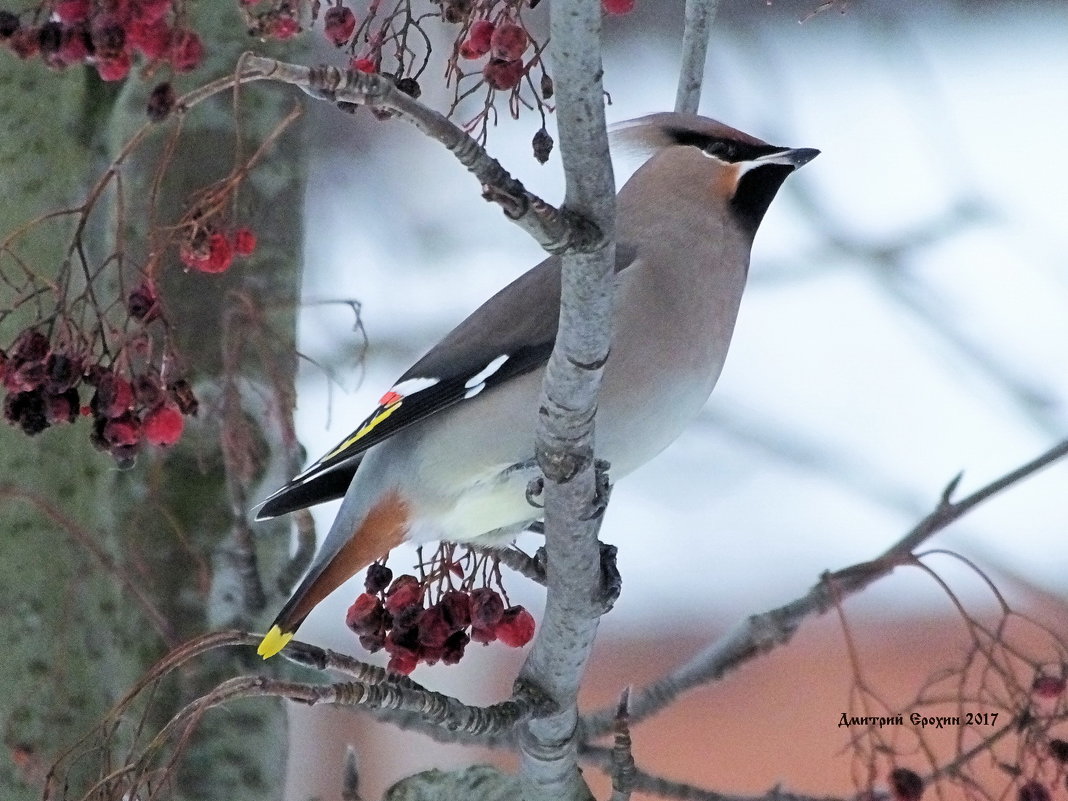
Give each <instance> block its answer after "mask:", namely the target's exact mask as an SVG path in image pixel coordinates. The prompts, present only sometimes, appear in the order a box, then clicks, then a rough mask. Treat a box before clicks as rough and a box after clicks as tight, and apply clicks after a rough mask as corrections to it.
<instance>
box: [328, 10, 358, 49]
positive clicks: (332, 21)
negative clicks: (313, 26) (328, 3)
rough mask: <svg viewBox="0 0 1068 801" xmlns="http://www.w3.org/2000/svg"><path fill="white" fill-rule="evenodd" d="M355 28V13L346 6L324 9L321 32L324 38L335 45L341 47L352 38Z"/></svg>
mask: <svg viewBox="0 0 1068 801" xmlns="http://www.w3.org/2000/svg"><path fill="white" fill-rule="evenodd" d="M355 30H356V15H355V14H353V13H352V9H350V8H348V7H347V6H333V7H331V8H328V9H327V10H326V14H325V15H324V16H323V33H325V34H326V38H327V39H329V40H330V41H331V42H333V43H334V46H335V47H341V46H342V45H344V44H345V42H347V41H348V40H349V39H351V38H352V33H353V31H355Z"/></svg>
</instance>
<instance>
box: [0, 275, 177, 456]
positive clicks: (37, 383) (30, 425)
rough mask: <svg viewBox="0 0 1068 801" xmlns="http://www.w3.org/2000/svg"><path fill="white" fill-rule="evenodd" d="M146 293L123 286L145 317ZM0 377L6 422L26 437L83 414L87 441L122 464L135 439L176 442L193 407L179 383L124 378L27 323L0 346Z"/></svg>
mask: <svg viewBox="0 0 1068 801" xmlns="http://www.w3.org/2000/svg"><path fill="white" fill-rule="evenodd" d="M149 293H150V290H148V289H146V288H145V287H141V288H139V289H138V290H135V291H134V293H131V298H133V297H134V295H135V294H136V295H137V296H138V297H137V300H136V302H137V303H138V304H140V305H139V307H138V311H142V313H143V316H145V317H148V316H150V315H152V314H153V313H155V309H156V307H157V304H156V301H155V300H154V298H153V297H152V296H151V295H150V294H149ZM131 303H133V301H132V300H131ZM145 304H147V305H145ZM131 314H134V312H133V311H132V310H131ZM134 316H136V314H135V315H134ZM0 380H2V382H3V387H4V390H5V391H6V392H7V395H6V397H5V398H4V418H5V419H6V420H7V421H8V423H10V424H12V425H16V426H18V427H20V428H21V429H22V430H23V432H24V433H26V434H28V435H30V436H33V435H35V434H39V433H41V432H42V431H44V430H45V429H46V428H49V427H50V426H54V425H60V424H63V423H73V422H74V421H75V420H76V419H77V418H78V416H79V415H84V416H87V417H88V416H91V417H92V418H93V428H92V432H91V434H90V440H91V441H92V443H93V445H95V446H96V447H97V448H98V449H100V450H104V451H108V452H109V453H110V454H111V455H112V456H113V457H114V458H115V459H116V461H118V462H119V463H120V465H123V466H127V465H129V464H130V463H132V460H133V458H134V456H135V455H136V454H137V452H138V450H139V449H140V447H141V444H142V443H145V442H147V443H148V444H150V445H160V446H166V445H173V444H174V443H176V442H177V441H178V439H179V438H180V437H181V435H182V428H183V426H184V420H183V415H187V414H196V410H197V401H196V398H195V397H194V395H193V393H192V390H191V389H190V387H189V384H188V383H187V382H185V381H183V380H179V381H174V382H172V383H170V384H169V385H167V386H166V387H164V385H163V383H162V381H161V380H160V379H159V378H158V377H157V376H155V375H151V374H144V375H139V376H136V377H133V378H132V379H131V378H127V377H125V376H123V375H121V374H120V373H119V372H117V371H116V370H114V369H113V368H110V367H105V366H103V365H101V364H99V363H96V364H90V363H89V362H88V360H87V359H86V357H85V356H84V355H83V354H81V353H78V352H76V351H74V350H69V349H63V348H56V347H53V346H52V344H51V342H50V341H49V339H48V337H47V336H45V335H44V334H42V333H41V332H40V331H37V330H35V329H27V330H25V331H23V332H22V333H21V334H19V336H18V337H17V338H16V340H15V342H14V343H13V344H12V346H11V347H10V348H9V349H8V350H7V351H6V352H5V351H0ZM83 385H84V386H83ZM90 391H91V392H92V395H91V397H90V400H89V403H88V405H86V406H83V405H82V393H83V392H84V393H86V394H88V393H89V392H90Z"/></svg>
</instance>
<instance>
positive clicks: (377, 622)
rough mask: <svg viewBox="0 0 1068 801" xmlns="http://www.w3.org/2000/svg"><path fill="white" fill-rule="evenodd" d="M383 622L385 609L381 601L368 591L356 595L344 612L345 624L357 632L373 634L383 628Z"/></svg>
mask: <svg viewBox="0 0 1068 801" xmlns="http://www.w3.org/2000/svg"><path fill="white" fill-rule="evenodd" d="M385 622H386V610H385V608H384V607H383V606H382V602H381V601H380V600H379V599H378V598H377V597H375V596H374V595H371V594H370V593H368V592H364V593H361V594H360V595H358V596H356V600H355V601H353V602H352V606H350V607H349V609H348V612H346V613H345V625H346V626H348V627H349V628H350V629H352V630H353V631H354V632H356V633H357V634H373V633H374V632H376V631H378V630H379V629H381V628H384V626H385Z"/></svg>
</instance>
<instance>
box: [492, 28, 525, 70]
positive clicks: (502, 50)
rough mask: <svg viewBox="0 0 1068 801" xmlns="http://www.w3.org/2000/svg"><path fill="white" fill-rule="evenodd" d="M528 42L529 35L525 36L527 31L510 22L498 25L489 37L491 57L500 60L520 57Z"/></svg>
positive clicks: (511, 59) (514, 59)
mask: <svg viewBox="0 0 1068 801" xmlns="http://www.w3.org/2000/svg"><path fill="white" fill-rule="evenodd" d="M529 44H530V37H529V36H527V32H526V31H525V30H523V29H522V28H521V27H519V26H518V25H516V24H514V23H511V22H505V23H503V24H501V25H498V26H497V30H495V31H494V32H493V35H492V36H491V37H490V50H492V51H493V57H494V58H499V59H500V60H501V61H517V60H518V59H521V58H522V57H523V53H525V52H526V50H527V46H528V45H529Z"/></svg>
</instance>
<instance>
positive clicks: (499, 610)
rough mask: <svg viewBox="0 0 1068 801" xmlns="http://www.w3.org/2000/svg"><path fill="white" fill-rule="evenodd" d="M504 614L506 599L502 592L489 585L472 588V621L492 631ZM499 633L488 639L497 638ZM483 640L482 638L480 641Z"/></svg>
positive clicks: (475, 624) (479, 626)
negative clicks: (503, 598)
mask: <svg viewBox="0 0 1068 801" xmlns="http://www.w3.org/2000/svg"><path fill="white" fill-rule="evenodd" d="M502 615H504V601H503V600H501V596H500V593H498V592H497V591H496V590H493V589H490V588H489V587H479V588H478V589H476V590H471V623H472V624H473V625H474V626H477V627H478V628H481V629H486V630H489V631H492V630H493V628H494V627H495V626H496V625H497V624H498V623H499V622H500V620H501V616H502ZM496 638H497V635H496V634H494V636H493V637H492V638H491V639H490V640H487V642H491V641H492V640H495V639H496ZM479 642H481V640H480V641H479Z"/></svg>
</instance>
